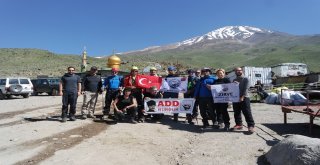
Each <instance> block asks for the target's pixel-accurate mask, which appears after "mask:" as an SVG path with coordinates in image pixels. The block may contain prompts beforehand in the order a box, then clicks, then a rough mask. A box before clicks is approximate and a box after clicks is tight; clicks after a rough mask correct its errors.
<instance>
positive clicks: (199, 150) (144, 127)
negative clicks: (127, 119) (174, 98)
mask: <svg viewBox="0 0 320 165" xmlns="http://www.w3.org/2000/svg"><path fill="white" fill-rule="evenodd" d="M81 104H82V97H81V96H80V97H79V99H78V106H77V110H78V111H77V112H78V114H80V106H81ZM101 110H102V96H99V101H98V104H97V107H96V115H98V117H99V115H101V113H102V112H101ZM60 111H61V97H60V96H46V95H43V96H31V97H30V98H27V99H23V98H22V97H21V98H20V97H16V98H13V99H9V100H0V135H1V136H0V164H1V165H7V164H18V165H20V164H57V163H60V164H61V163H62V164H76V165H79V164H80V165H81V164H139V165H140V164H148V165H150V164H165V165H167V164H190V165H191V164H239V165H243V164H246V165H251V164H268V163H267V162H266V160H265V158H264V156H263V155H264V153H266V152H267V151H268V150H269V149H270V148H271V147H272V146H273V145H274V144H276V143H277V142H278V141H280V140H282V139H283V138H285V137H286V135H288V134H302V135H308V129H307V125H306V123H307V122H308V121H309V118H308V116H306V115H302V114H297V113H291V114H289V115H288V123H289V124H288V125H284V124H283V114H282V112H281V107H280V106H279V105H267V104H264V103H253V104H252V111H253V116H254V119H255V122H256V129H255V130H256V132H255V133H254V134H252V135H249V134H247V133H246V132H247V130H246V129H244V131H236V132H233V131H230V132H225V131H219V130H217V129H214V128H207V129H205V130H202V129H200V128H201V124H202V123H201V119H200V118H199V120H198V123H197V122H196V124H195V125H189V124H186V123H185V118H184V115H180V116H181V117H180V118H179V122H173V121H172V119H171V116H166V117H165V118H164V119H163V120H161V121H160V122H151V121H146V122H145V123H139V124H130V123H118V124H114V123H113V122H111V121H109V122H104V121H100V120H91V119H87V120H80V119H78V120H76V121H67V122H66V123H60V122H59V120H60V118H59V116H60ZM229 113H230V116H231V123H232V124H231V125H234V118H233V112H232V109H229ZM315 122H316V123H318V122H319V120H318V119H316V121H315ZM314 131H315V132H314V134H313V135H312V136H313V137H319V128H317V127H316V128H315V129H314Z"/></svg>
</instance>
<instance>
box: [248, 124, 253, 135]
mask: <svg viewBox="0 0 320 165" xmlns="http://www.w3.org/2000/svg"><path fill="white" fill-rule="evenodd" d="M248 132H249V133H250V134H253V133H254V127H252V126H251V127H249V128H248Z"/></svg>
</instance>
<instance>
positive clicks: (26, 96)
mask: <svg viewBox="0 0 320 165" xmlns="http://www.w3.org/2000/svg"><path fill="white" fill-rule="evenodd" d="M29 96H30V94H29V93H28V94H23V95H22V97H23V98H28V97H29Z"/></svg>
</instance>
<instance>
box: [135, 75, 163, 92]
mask: <svg viewBox="0 0 320 165" xmlns="http://www.w3.org/2000/svg"><path fill="white" fill-rule="evenodd" d="M161 84H162V78H161V77H158V76H148V75H140V74H138V75H137V76H136V85H137V86H138V87H140V88H150V87H152V86H155V87H157V89H160V87H161Z"/></svg>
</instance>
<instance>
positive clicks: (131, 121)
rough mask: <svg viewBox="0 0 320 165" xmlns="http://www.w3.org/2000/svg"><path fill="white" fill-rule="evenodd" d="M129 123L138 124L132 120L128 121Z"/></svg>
mask: <svg viewBox="0 0 320 165" xmlns="http://www.w3.org/2000/svg"><path fill="white" fill-rule="evenodd" d="M129 122H130V123H132V124H137V123H138V122H137V121H135V120H134V119H130V121H129Z"/></svg>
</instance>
